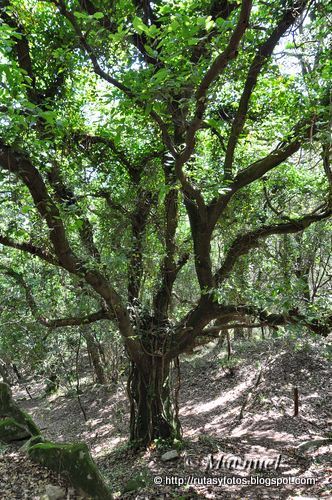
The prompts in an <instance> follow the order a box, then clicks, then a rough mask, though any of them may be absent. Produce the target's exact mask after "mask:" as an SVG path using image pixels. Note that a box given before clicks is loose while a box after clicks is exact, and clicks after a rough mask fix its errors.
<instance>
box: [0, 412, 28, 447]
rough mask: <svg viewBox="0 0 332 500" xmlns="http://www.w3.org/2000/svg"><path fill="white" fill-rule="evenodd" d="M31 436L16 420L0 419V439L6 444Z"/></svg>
mask: <svg viewBox="0 0 332 500" xmlns="http://www.w3.org/2000/svg"><path fill="white" fill-rule="evenodd" d="M30 437H31V434H30V432H28V431H27V429H26V428H25V427H24V426H23V425H21V424H19V423H18V422H16V420H14V419H13V418H8V417H7V418H4V419H2V420H0V441H1V442H3V443H6V444H9V443H12V442H14V441H22V440H23V439H29V438H30Z"/></svg>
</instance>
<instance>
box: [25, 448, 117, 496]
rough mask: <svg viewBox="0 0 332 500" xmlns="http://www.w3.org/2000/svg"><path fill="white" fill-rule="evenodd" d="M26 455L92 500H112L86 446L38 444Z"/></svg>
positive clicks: (29, 449)
mask: <svg viewBox="0 0 332 500" xmlns="http://www.w3.org/2000/svg"><path fill="white" fill-rule="evenodd" d="M28 454H29V456H30V458H31V459H32V460H33V461H34V462H38V463H40V464H41V465H43V466H44V467H48V468H49V469H51V470H53V471H54V472H56V473H60V474H63V475H64V476H66V477H67V479H68V480H69V481H70V483H71V484H72V486H74V488H77V489H81V490H82V491H83V492H84V493H86V494H87V495H89V496H91V497H92V498H93V499H96V500H110V499H112V495H111V492H110V490H109V488H108V487H107V486H106V484H105V482H104V479H103V477H102V475H101V474H100V472H99V471H98V469H97V466H96V464H95V463H94V461H93V459H92V457H91V455H90V452H89V449H88V447H87V446H86V444H83V443H73V444H72V443H71V444H59V443H50V442H44V443H38V444H35V445H33V446H30V447H29V448H28Z"/></svg>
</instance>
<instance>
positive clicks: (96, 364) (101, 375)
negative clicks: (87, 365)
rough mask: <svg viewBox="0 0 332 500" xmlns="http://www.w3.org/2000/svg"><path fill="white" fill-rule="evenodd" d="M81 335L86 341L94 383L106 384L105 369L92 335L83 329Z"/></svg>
mask: <svg viewBox="0 0 332 500" xmlns="http://www.w3.org/2000/svg"><path fill="white" fill-rule="evenodd" d="M83 335H84V338H85V341H86V347H87V350H88V353H89V356H90V359H91V361H92V365H93V369H94V372H95V375H96V382H97V383H98V384H102V385H104V384H107V382H108V380H107V376H106V373H105V369H104V366H103V363H102V360H101V356H100V351H99V347H98V345H97V342H96V341H95V339H94V337H93V335H92V334H91V332H90V331H88V330H87V329H84V331H83Z"/></svg>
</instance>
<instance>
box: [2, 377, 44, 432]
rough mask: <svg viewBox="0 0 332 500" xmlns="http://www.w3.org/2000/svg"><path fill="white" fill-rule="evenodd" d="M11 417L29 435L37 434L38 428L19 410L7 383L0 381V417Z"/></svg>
mask: <svg viewBox="0 0 332 500" xmlns="http://www.w3.org/2000/svg"><path fill="white" fill-rule="evenodd" d="M6 417H9V418H13V419H14V420H15V421H16V422H17V423H18V424H20V425H22V426H23V427H24V428H25V429H26V430H27V431H28V432H29V433H30V435H31V436H38V435H39V434H40V430H39V429H38V427H37V426H36V424H35V423H34V421H33V420H32V418H31V417H30V416H29V415H28V414H27V413H25V411H23V410H21V408H20V407H19V406H18V404H17V403H15V401H14V400H13V398H12V394H11V390H10V387H9V385H7V384H5V383H4V382H0V418H6Z"/></svg>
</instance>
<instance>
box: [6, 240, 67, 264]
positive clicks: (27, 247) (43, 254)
mask: <svg viewBox="0 0 332 500" xmlns="http://www.w3.org/2000/svg"><path fill="white" fill-rule="evenodd" d="M0 244H1V245H4V246H6V247H10V248H15V249H16V250H20V251H22V252H25V253H29V254H30V255H34V256H36V257H39V258H40V259H42V260H44V261H45V262H48V263H49V264H52V265H54V266H59V261H58V260H57V259H56V257H53V255H51V254H49V253H48V252H47V251H45V250H43V249H42V248H39V247H36V246H35V245H33V244H32V243H19V242H18V241H15V240H12V239H11V238H8V237H7V236H5V235H2V234H0Z"/></svg>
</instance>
